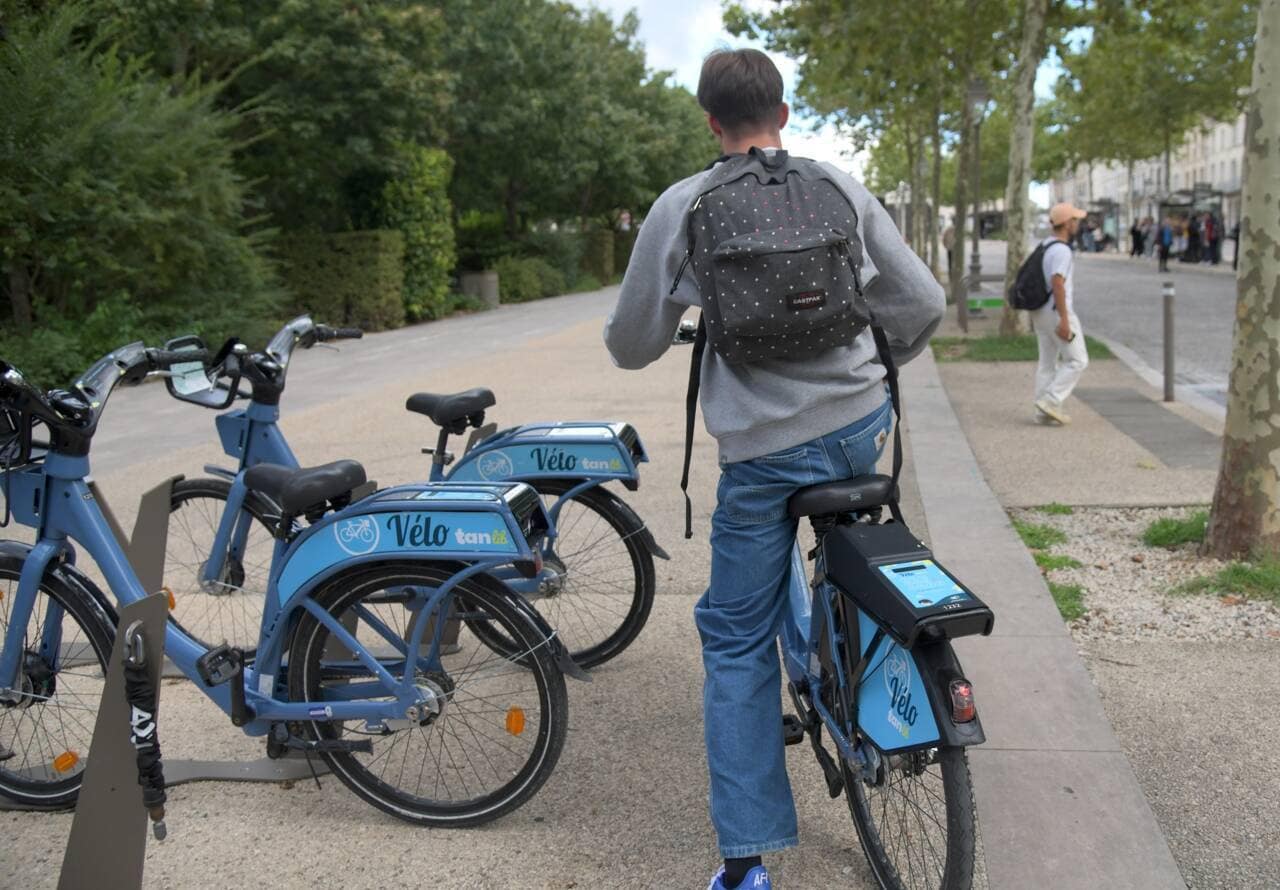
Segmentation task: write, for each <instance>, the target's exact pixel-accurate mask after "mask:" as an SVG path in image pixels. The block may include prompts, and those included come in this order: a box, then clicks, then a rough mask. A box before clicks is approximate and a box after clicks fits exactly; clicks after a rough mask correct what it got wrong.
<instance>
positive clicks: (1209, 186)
mask: <svg viewBox="0 0 1280 890" xmlns="http://www.w3.org/2000/svg"><path fill="white" fill-rule="evenodd" d="M1164 175H1165V174H1164V158H1163V157H1154V158H1148V159H1146V160H1143V161H1137V162H1135V163H1134V164H1133V165H1132V166H1130V165H1128V164H1120V163H1114V162H1112V163H1106V164H1102V163H1096V164H1080V165H1077V166H1076V167H1075V168H1074V169H1071V170H1064V171H1063V172H1062V173H1060V174H1059V175H1058V176H1057V177H1055V178H1054V179H1052V180H1050V183H1049V193H1050V195H1051V196H1052V201H1053V203H1057V202H1058V201H1070V202H1071V203H1072V204H1075V205H1076V206H1077V207H1083V208H1085V209H1087V210H1089V211H1090V212H1091V213H1092V214H1094V215H1095V216H1096V217H1097V218H1098V222H1099V224H1100V225H1102V226H1103V227H1104V229H1105V230H1110V231H1112V232H1113V233H1114V234H1115V235H1117V236H1118V238H1119V239H1120V240H1125V239H1126V238H1127V235H1128V230H1129V226H1130V225H1132V223H1133V220H1134V219H1135V218H1137V219H1142V218H1143V217H1146V216H1150V217H1152V218H1153V219H1159V217H1160V216H1161V214H1162V213H1167V212H1174V213H1186V212H1192V211H1194V212H1200V211H1205V210H1210V211H1213V212H1214V213H1216V214H1217V215H1218V218H1219V219H1221V220H1222V222H1223V226H1224V229H1225V230H1226V231H1230V230H1231V227H1232V226H1233V225H1235V224H1236V223H1237V222H1239V221H1240V184H1241V181H1242V179H1243V177H1244V115H1243V114H1242V115H1240V116H1239V117H1238V118H1236V120H1234V121H1230V122H1218V121H1206V122H1205V124H1204V127H1203V128H1202V129H1197V130H1195V131H1193V132H1192V133H1191V134H1189V135H1188V137H1187V140H1186V141H1185V142H1184V143H1183V145H1182V146H1181V147H1180V148H1178V149H1177V150H1175V151H1174V152H1173V155H1172V157H1171V158H1170V163H1169V182H1165V181H1164Z"/></svg>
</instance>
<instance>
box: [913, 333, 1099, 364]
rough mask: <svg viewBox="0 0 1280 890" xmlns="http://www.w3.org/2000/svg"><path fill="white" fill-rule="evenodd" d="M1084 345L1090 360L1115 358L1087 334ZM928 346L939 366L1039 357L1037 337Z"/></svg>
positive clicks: (938, 340)
mask: <svg viewBox="0 0 1280 890" xmlns="http://www.w3.org/2000/svg"><path fill="white" fill-rule="evenodd" d="M1084 342H1085V346H1086V347H1088V350H1089V356H1090V357H1091V358H1095V359H1105V358H1115V356H1113V355H1112V354H1111V350H1110V349H1108V348H1107V347H1106V346H1105V345H1103V344H1102V343H1100V342H1099V341H1097V340H1095V339H1093V338H1092V337H1090V336H1088V335H1087V334H1086V335H1085V338H1084ZM929 345H930V346H932V347H933V357H934V358H935V359H937V360H938V361H940V362H1034V361H1036V360H1038V359H1039V357H1040V347H1039V344H1038V342H1037V339H1036V335H1035V334H1018V335H1017V336H1014V337H1001V336H999V335H995V334H992V335H988V336H985V337H934V338H933V339H932V340H930V341H929Z"/></svg>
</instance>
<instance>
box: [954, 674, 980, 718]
mask: <svg viewBox="0 0 1280 890" xmlns="http://www.w3.org/2000/svg"><path fill="white" fill-rule="evenodd" d="M977 716H978V706H977V705H976V704H974V701H973V684H972V683H970V682H969V681H968V680H966V679H964V678H963V677H961V678H959V679H957V680H952V681H951V720H952V722H954V723H972V722H973V721H974V719H975V718H976V717H977Z"/></svg>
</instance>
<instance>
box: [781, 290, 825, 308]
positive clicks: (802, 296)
mask: <svg viewBox="0 0 1280 890" xmlns="http://www.w3.org/2000/svg"><path fill="white" fill-rule="evenodd" d="M825 305H827V292H826V291H825V290H805V291H800V292H799V293H795V294H787V311H789V312H801V311H803V310H805V309H817V308H818V307H820V306H825Z"/></svg>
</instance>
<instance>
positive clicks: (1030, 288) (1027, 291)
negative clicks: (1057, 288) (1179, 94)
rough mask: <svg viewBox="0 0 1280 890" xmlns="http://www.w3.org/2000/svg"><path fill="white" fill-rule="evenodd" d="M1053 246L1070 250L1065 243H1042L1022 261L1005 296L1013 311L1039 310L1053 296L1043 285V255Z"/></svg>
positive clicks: (1069, 246)
mask: <svg viewBox="0 0 1280 890" xmlns="http://www.w3.org/2000/svg"><path fill="white" fill-rule="evenodd" d="M1054 244H1061V245H1063V246H1064V247H1066V248H1067V250H1070V249H1071V245H1070V244H1067V242H1065V241H1051V242H1050V243H1048V244H1045V243H1044V242H1043V241H1042V242H1041V243H1040V244H1038V245H1036V249H1035V250H1033V251H1031V256H1029V257H1027V258H1026V259H1025V260H1023V262H1022V266H1021V267H1020V268H1019V269H1018V276H1017V277H1016V278H1015V279H1014V280H1013V287H1011V288H1010V289H1009V293H1008V294H1007V296H1006V299H1007V300H1008V301H1009V305H1010V306H1012V307H1013V308H1014V309H1027V310H1035V309H1039V308H1040V307H1041V306H1043V305H1044V304H1046V303H1048V302H1049V298H1050V297H1052V296H1053V291H1052V290H1050V289H1049V288H1048V287H1047V286H1046V285H1045V283H1044V254H1045V251H1046V250H1048V249H1049V248H1050V247H1053V245H1054Z"/></svg>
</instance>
